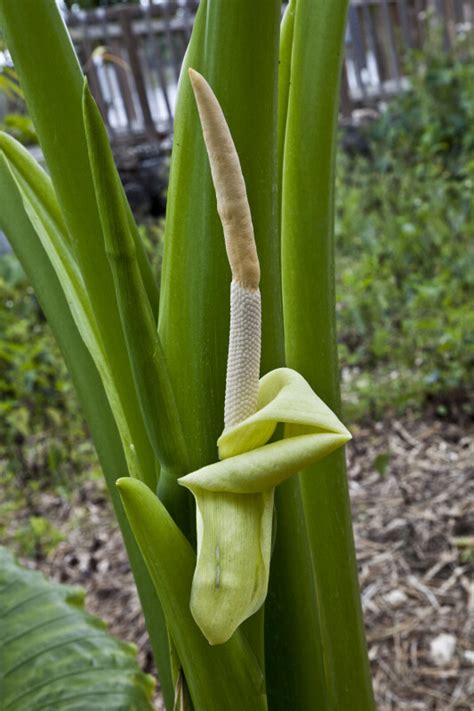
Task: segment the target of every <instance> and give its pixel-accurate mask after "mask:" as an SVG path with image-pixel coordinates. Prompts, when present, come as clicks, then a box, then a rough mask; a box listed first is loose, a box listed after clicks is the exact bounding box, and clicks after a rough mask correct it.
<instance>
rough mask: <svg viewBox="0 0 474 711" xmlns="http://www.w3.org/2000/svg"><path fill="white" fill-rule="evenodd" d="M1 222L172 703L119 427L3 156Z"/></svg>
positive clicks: (163, 639) (160, 622)
mask: <svg viewBox="0 0 474 711" xmlns="http://www.w3.org/2000/svg"><path fill="white" fill-rule="evenodd" d="M0 195H1V198H2V199H1V210H0V227H1V229H2V230H4V232H5V233H6V234H7V236H8V238H9V240H10V243H11V244H12V247H13V249H14V250H15V253H16V255H17V256H18V258H19V260H20V262H21V264H22V266H23V268H24V270H25V272H26V274H27V275H28V277H29V279H30V280H31V283H32V285H33V288H34V290H35V294H36V296H37V298H38V301H39V303H40V304H41V308H42V309H43V311H44V313H45V315H46V318H47V319H48V323H49V324H50V326H51V329H52V331H53V333H54V335H55V337H56V340H57V341H58V344H59V347H60V348H61V352H62V354H63V356H64V359H65V361H66V364H67V367H68V370H69V372H70V373H71V376H72V379H73V382H74V385H75V387H76V390H77V392H78V395H79V400H80V403H81V407H82V409H83V412H84V415H85V416H86V418H87V422H88V425H89V428H90V431H91V434H92V437H93V439H94V443H95V445H96V448H97V451H98V453H99V458H100V463H101V466H102V469H103V471H104V474H105V478H106V481H107V485H108V488H109V491H110V494H111V497H112V503H113V505H114V509H115V513H116V516H117V519H118V522H119V525H120V528H121V531H122V535H123V538H124V541H125V545H126V548H127V553H128V556H129V559H130V564H131V567H132V570H133V574H134V577H135V581H136V583H137V588H138V591H139V595H140V601H141V604H142V609H143V612H144V615H145V619H146V623H147V627H148V629H149V631H150V640H151V645H152V648H153V653H154V655H155V659H156V662H157V666H158V669H159V674H160V683H161V688H162V690H163V693H164V696H165V699H166V702H167V704H168V707H169V708H171V705H172V698H173V685H172V681H171V673H170V667H169V656H168V640H167V633H166V625H165V621H164V618H163V614H162V612H161V607H160V604H159V600H158V598H157V595H156V593H155V589H154V586H153V583H152V581H151V579H150V576H149V573H148V570H147V568H146V566H145V563H144V561H143V559H142V556H141V554H140V551H139V550H138V547H137V545H136V543H135V539H134V537H133V535H132V533H131V531H130V527H129V525H128V522H127V518H126V516H125V514H124V511H123V507H122V503H121V500H120V496H119V494H118V491H117V487H116V486H115V480H116V478H117V475H118V474H119V473H120V472H124V471H125V470H126V462H125V458H124V454H123V449H122V446H121V442H120V437H119V434H118V431H117V427H116V424H115V421H114V418H113V415H112V412H111V410H110V406H109V403H108V400H107V398H106V396H105V392H104V388H103V386H102V383H101V380H100V378H99V375H98V373H97V370H96V368H95V365H94V363H93V361H92V358H91V356H90V354H89V352H88V350H87V348H86V347H85V345H84V342H83V340H82V338H81V336H80V335H79V333H78V330H77V327H76V325H75V323H74V319H73V318H72V316H71V312H70V309H69V305H68V303H67V301H66V299H65V297H64V293H63V291H62V289H61V286H60V284H59V281H58V278H57V276H56V274H55V272H54V269H53V267H52V266H51V263H50V260H49V258H48V256H47V255H46V253H45V251H44V249H43V247H42V245H41V242H40V241H39V239H38V237H37V235H36V233H35V231H34V230H33V228H32V226H31V224H30V222H29V220H28V218H27V216H26V212H25V209H24V207H23V204H22V200H21V197H20V194H19V192H18V189H17V187H16V184H15V181H14V180H13V177H12V176H11V174H10V171H9V169H8V168H7V165H6V163H5V161H4V159H3V158H2V157H1V156H0Z"/></svg>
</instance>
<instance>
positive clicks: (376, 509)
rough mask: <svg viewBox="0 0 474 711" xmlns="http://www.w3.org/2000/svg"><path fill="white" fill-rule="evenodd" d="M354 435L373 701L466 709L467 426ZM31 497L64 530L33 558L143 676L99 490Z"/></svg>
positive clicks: (469, 622) (473, 666) (470, 635)
mask: <svg viewBox="0 0 474 711" xmlns="http://www.w3.org/2000/svg"><path fill="white" fill-rule="evenodd" d="M353 434H354V440H353V442H352V443H351V444H350V446H349V447H348V458H349V471H350V490H351V497H352V504H353V513H354V528H355V536H356V544H357V555H358V560H359V570H360V582H361V589H362V603H363V608H364V614H365V621H366V626H367V638H368V644H369V656H370V661H371V665H372V672H373V680H374V688H375V694H376V698H377V708H378V710H379V711H395V710H397V711H402V710H404V709H407V710H409V711H417V710H418V709H420V710H422V711H428V710H430V711H432V710H436V711H451V710H453V711H454V710H456V711H472V709H474V576H473V571H474V426H473V425H472V423H471V424H470V425H468V426H463V427H461V426H460V425H457V424H452V423H451V424H446V423H442V422H440V421H437V420H430V421H428V422H426V421H407V420H404V421H403V422H402V421H397V420H395V421H393V420H392V421H391V422H385V423H379V424H376V425H375V426H371V427H366V428H365V427H362V428H360V429H358V430H357V431H355V432H353ZM38 496H39V497H41V501H40V502H38V501H37V502H36V506H37V507H38V506H40V508H41V510H42V515H43V516H45V517H49V518H50V519H51V520H52V521H53V522H54V525H55V526H58V527H59V528H62V527H63V528H64V530H67V531H68V534H67V540H65V541H63V542H62V543H60V544H59V546H58V547H57V548H56V549H55V551H54V553H52V554H51V555H50V556H49V557H48V558H46V559H43V560H40V561H37V563H36V565H37V566H38V567H40V568H41V569H42V570H44V571H45V572H46V573H47V574H48V575H50V576H51V577H53V578H55V579H56V580H60V581H62V582H67V583H73V584H80V585H82V586H84V587H85V588H86V589H87V593H88V596H87V600H88V608H89V610H90V611H92V612H94V613H97V614H98V615H100V616H101V617H102V618H103V619H105V620H106V621H107V622H108V623H109V625H110V629H111V631H112V632H113V633H115V634H117V635H118V636H120V637H122V638H124V639H127V640H131V641H133V642H135V643H136V644H137V646H138V648H139V654H140V661H141V663H142V665H143V666H144V668H145V669H146V670H147V671H153V667H152V660H151V655H150V652H149V648H148V642H147V635H146V631H145V628H144V624H143V620H142V617H141V613H140V607H139V604H138V601H137V597H136V593H135V589H134V585H133V581H132V577H131V574H130V569H129V566H128V562H127V559H126V556H125V553H124V550H123V546H122V542H121V539H120V535H119V533H118V531H117V529H116V526H115V524H114V520H113V516H112V513H111V510H110V505H109V502H108V499H107V495H106V493H105V491H104V487H103V485H102V484H101V483H99V482H90V483H87V484H84V485H82V486H81V487H80V489H79V490H78V492H77V493H76V495H75V496H74V500H73V502H72V503H67V502H65V501H64V499H60V498H59V497H54V496H51V495H49V494H48V495H46V494H39V495H38ZM71 522H73V524H74V525H73V526H72V525H71ZM30 564H31V563H30ZM159 703H160V702H159V699H158V698H157V708H160V706H159ZM302 711H306V710H302ZM307 711H310V710H309V709H308V710H307ZM341 711H342V710H341Z"/></svg>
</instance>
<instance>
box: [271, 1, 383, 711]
mask: <svg viewBox="0 0 474 711" xmlns="http://www.w3.org/2000/svg"><path fill="white" fill-rule="evenodd" d="M346 11H347V0H334V1H333V2H331V3H328V2H326V1H325V0H317V2H315V1H314V0H298V1H297V4H296V15H295V25H294V38H293V51H292V64H291V87H290V95H289V104H288V114H287V124H286V133H285V144H284V157H283V196H282V254H283V264H284V268H283V298H284V316H285V342H286V353H287V363H288V365H289V366H290V367H292V368H295V369H296V370H298V371H299V372H300V373H302V375H304V377H305V378H306V379H307V380H308V381H309V383H310V384H311V385H312V387H313V388H314V390H315V391H316V392H317V393H318V395H319V396H320V397H322V398H323V400H325V402H326V403H327V404H328V405H329V406H330V407H331V408H332V409H334V410H335V411H336V412H337V411H338V409H339V372H338V364H337V347H336V324H335V298H334V245H333V219H334V217H333V213H334V205H333V190H334V153H335V135H336V134H335V130H336V123H337V110H338V103H339V78H340V71H341V57H342V49H343V40H344V31H345V18H346ZM302 491H303V502H304V509H305V512H306V520H307V526H308V532H309V537H310V542H311V548H312V553H313V560H314V571H315V580H316V588H317V595H318V607H319V615H320V625H321V637H322V644H323V650H324V669H325V677H326V689H327V705H326V707H325V708H327V709H328V710H331V711H340V710H341V709H346V708H347V709H351V711H352V710H353V711H368V709H371V708H373V698H372V689H371V683H370V676H369V669H368V660H367V653H366V647H365V639H364V631H363V621H362V615H361V607H360V596H359V589H358V583H357V568H356V561H355V554H354V544H353V537H352V526H351V514H350V504H349V497H348V487H347V481H346V474H345V466H344V457H343V455H340V454H338V453H337V454H334V455H332V456H331V457H330V458H328V459H326V460H324V461H323V462H321V463H318V464H316V465H314V466H313V467H310V468H309V469H308V470H306V471H305V472H304V473H303V474H302Z"/></svg>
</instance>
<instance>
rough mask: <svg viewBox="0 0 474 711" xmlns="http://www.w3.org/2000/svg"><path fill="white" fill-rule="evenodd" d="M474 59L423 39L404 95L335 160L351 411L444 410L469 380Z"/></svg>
mask: <svg viewBox="0 0 474 711" xmlns="http://www.w3.org/2000/svg"><path fill="white" fill-rule="evenodd" d="M473 58H474V55H471V56H470V55H469V54H468V53H466V52H465V51H464V50H463V48H462V47H460V49H459V50H458V54H457V55H456V56H454V57H451V58H449V57H447V56H446V55H445V54H444V53H443V52H441V51H440V50H439V47H438V42H437V41H436V40H435V41H434V42H433V48H432V51H431V52H429V53H428V54H420V53H418V54H415V55H414V56H413V57H412V60H411V63H410V67H411V71H410V82H411V88H410V89H409V90H408V91H407V92H406V93H404V94H402V95H401V96H400V97H398V98H396V99H394V100H393V101H392V102H391V103H390V105H389V106H388V108H387V111H386V112H385V113H383V114H382V115H381V116H380V118H379V119H378V120H376V121H375V122H374V123H372V124H371V125H370V126H369V127H366V128H365V129H363V131H362V133H363V136H362V138H363V139H364V150H365V153H366V155H365V156H356V157H349V156H348V155H346V154H344V153H342V152H340V153H339V157H338V185H337V221H336V225H337V227H336V232H337V255H338V259H339V264H338V282H337V286H338V308H339V329H340V340H341V357H342V365H343V376H344V386H343V387H344V394H345V398H346V405H347V407H348V410H349V412H350V413H352V414H353V415H356V416H358V415H361V414H362V413H364V412H365V411H368V413H369V414H370V415H374V414H375V415H377V414H379V413H381V412H382V411H385V410H386V409H387V407H389V408H390V407H391V408H394V409H396V410H401V409H406V408H408V407H409V408H412V409H413V408H417V409H419V408H420V407H422V406H423V405H425V404H426V402H427V401H434V402H436V403H437V412H438V413H439V414H443V413H444V412H446V409H447V408H449V407H451V405H452V404H453V403H456V404H458V403H459V402H460V403H461V404H462V407H463V409H464V410H465V411H466V410H468V409H469V405H468V403H469V395H470V394H472V390H473V382H474V375H473V373H474V369H473V365H474V310H473V309H472V303H473V297H474V247H473V236H474V214H473V208H472V191H473V186H474V93H473V91H472V87H473V86H474V62H473Z"/></svg>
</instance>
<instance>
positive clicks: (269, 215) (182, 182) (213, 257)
mask: <svg viewBox="0 0 474 711" xmlns="http://www.w3.org/2000/svg"><path fill="white" fill-rule="evenodd" d="M279 19H280V3H279V2H278V0H265V2H261V3H255V2H253V0H234V1H233V2H232V3H227V2H223V1H222V0H208V1H206V0H203V2H201V5H200V8H199V12H198V16H197V19H196V23H195V27H194V31H193V36H192V39H191V43H190V47H189V49H188V53H187V57H186V60H185V69H186V68H187V67H193V68H194V69H196V70H198V71H199V72H201V74H203V76H204V77H205V78H206V79H207V81H208V82H209V83H210V85H211V87H212V89H213V91H214V92H215V94H216V96H217V98H218V100H219V102H220V103H221V105H222V108H223V110H224V114H225V116H226V119H227V122H228V124H229V127H230V130H231V133H232V136H233V138H234V142H235V144H236V148H237V152H238V154H239V157H240V162H241V166H242V170H243V174H244V177H245V181H246V187H247V193H248V197H249V202H250V208H251V212H252V219H253V223H254V228H255V237H256V241H257V249H258V253H259V256H260V261H261V265H262V279H261V292H262V310H263V350H262V369H263V371H264V372H266V371H267V370H270V369H271V368H274V367H276V366H278V365H282V363H283V331H282V308H281V293H280V279H279V268H280V267H279V263H280V255H279V247H278V230H277V219H278V216H277V209H276V194H275V192H274V191H273V189H272V186H273V185H275V177H276V122H275V113H276V88H277V86H276V79H277V75H276V66H277V52H278V28H279ZM230 280H231V277H230V270H229V266H228V263H227V258H226V254H225V247H224V237H223V234H222V227H221V223H220V220H219V217H218V215H217V210H216V197H215V193H214V187H213V185H212V180H211V174H210V169H209V164H208V159H207V154H206V150H205V146H204V142H203V138H202V134H201V128H200V123H199V118H198V114H197V110H196V105H195V100H194V96H193V94H192V90H191V85H190V82H189V79H188V76H187V73H186V72H183V74H182V79H181V83H180V90H179V97H178V103H177V108H176V121H175V133H174V147H173V157H172V164H171V180H170V188H169V191H168V208H167V218H166V239H165V254H164V261H163V279H162V293H161V302H160V319H159V334H160V337H161V340H162V343H163V348H164V352H165V357H166V360H167V362H168V363H169V367H170V373H171V379H172V382H173V385H174V388H175V393H176V398H177V403H178V409H179V411H180V415H181V418H182V422H183V430H184V434H185V438H186V441H187V442H188V443H189V450H190V452H191V456H192V461H191V466H192V469H198V468H199V467H201V466H203V465H205V464H208V463H210V462H213V461H215V460H216V459H217V447H216V442H217V438H218V436H219V435H220V433H221V431H222V429H223V424H224V422H223V415H224V387H225V370H226V362H227V342H228V334H229V314H230V304H229V293H230ZM183 373H185V374H186V377H183ZM262 625H263V617H262V613H260V614H258V615H257V617H256V618H255V619H254V620H252V621H251V622H250V623H248V624H247V625H246V628H247V629H246V632H247V634H248V636H249V639H251V643H252V646H253V648H254V649H255V652H256V654H257V655H258V656H259V658H260V660H261V661H262V656H263V639H262ZM262 663H263V662H262Z"/></svg>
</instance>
